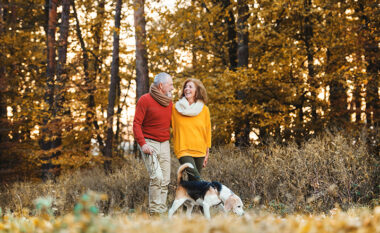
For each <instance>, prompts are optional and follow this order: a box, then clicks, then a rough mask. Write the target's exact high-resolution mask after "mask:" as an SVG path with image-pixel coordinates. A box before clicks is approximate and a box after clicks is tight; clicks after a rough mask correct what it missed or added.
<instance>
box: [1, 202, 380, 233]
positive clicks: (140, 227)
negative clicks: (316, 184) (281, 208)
mask: <svg viewBox="0 0 380 233" xmlns="http://www.w3.org/2000/svg"><path fill="white" fill-rule="evenodd" d="M0 232H30V233H35V232H36V233H37V232H88V233H90V232H99V233H100V232H104V233H105V232H146V233H150V232H152V233H161V232H183V233H189V232H215V233H216V232H220V233H222V232H233V233H238V232H242V233H243V232H261V233H267V232H284V233H286V232H289V233H293V232H299V233H301V232H305V233H306V232H363V233H365V232H368V233H376V232H380V206H378V207H375V208H374V209H368V208H355V209H349V210H348V211H342V210H340V209H339V208H335V209H332V210H331V211H330V212H329V213H328V214H317V215H312V214H290V215H287V216H280V215H277V214H273V213H270V212H267V211H265V210H259V209H255V210H249V211H247V212H246V215H244V216H243V217H237V216H233V215H228V216H225V215H224V214H218V213H214V216H213V218H212V219H211V220H206V219H205V218H203V216H201V215H199V214H194V215H193V217H192V218H191V219H187V218H186V217H185V216H184V215H183V214H182V213H178V214H176V215H175V216H174V217H173V219H171V220H169V219H168V218H167V216H158V217H150V216H148V215H147V214H141V213H140V214H137V213H131V214H119V215H110V216H102V215H100V214H98V213H97V211H96V208H95V209H92V210H91V206H90V208H88V209H86V208H82V209H81V210H79V211H78V210H74V212H73V213H69V214H66V215H63V216H59V217H54V216H52V215H50V214H49V213H46V212H42V213H39V214H37V215H35V216H23V215H22V214H21V215H14V214H5V215H3V216H2V218H1V220H0Z"/></svg>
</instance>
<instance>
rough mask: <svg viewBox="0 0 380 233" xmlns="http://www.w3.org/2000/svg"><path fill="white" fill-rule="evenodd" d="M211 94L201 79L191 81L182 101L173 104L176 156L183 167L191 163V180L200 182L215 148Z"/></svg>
mask: <svg viewBox="0 0 380 233" xmlns="http://www.w3.org/2000/svg"><path fill="white" fill-rule="evenodd" d="M206 103H207V92H206V89H205V87H204V86H203V84H202V82H201V81H200V80H198V79H193V78H190V79H187V80H186V81H185V82H184V84H183V87H182V94H181V96H180V100H179V101H178V102H177V103H176V104H175V105H173V111H172V129H173V144H174V153H175V155H176V156H177V158H178V159H179V162H180V163H181V164H184V163H191V164H193V166H194V169H188V170H187V173H188V178H189V180H200V173H201V170H202V168H203V167H205V166H206V165H207V160H208V156H209V149H210V147H211V122H210V111H209V109H208V107H207V106H206V105H205V104H206Z"/></svg>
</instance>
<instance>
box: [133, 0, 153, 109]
mask: <svg viewBox="0 0 380 233" xmlns="http://www.w3.org/2000/svg"><path fill="white" fill-rule="evenodd" d="M144 4H145V0H134V9H135V11H134V24H135V39H136V102H137V100H138V99H139V98H140V97H141V96H142V95H143V94H145V93H147V92H148V91H149V77H148V58H147V50H146V30H145V24H146V22H145V16H144Z"/></svg>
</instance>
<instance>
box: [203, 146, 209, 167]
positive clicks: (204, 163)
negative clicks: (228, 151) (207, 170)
mask: <svg viewBox="0 0 380 233" xmlns="http://www.w3.org/2000/svg"><path fill="white" fill-rule="evenodd" d="M209 149H210V148H207V151H206V157H205V160H204V161H203V167H206V165H207V162H208V155H209Z"/></svg>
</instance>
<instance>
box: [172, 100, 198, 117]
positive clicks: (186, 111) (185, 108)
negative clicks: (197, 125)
mask: <svg viewBox="0 0 380 233" xmlns="http://www.w3.org/2000/svg"><path fill="white" fill-rule="evenodd" d="M203 105H204V103H203V101H201V100H198V101H197V102H195V103H193V104H191V105H190V104H189V102H188V101H187V99H186V98H185V97H182V98H181V99H180V100H179V101H178V102H177V103H175V108H176V109H177V111H178V112H179V113H180V114H182V115H185V116H197V115H198V114H199V113H200V112H201V111H202V109H203Z"/></svg>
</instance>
